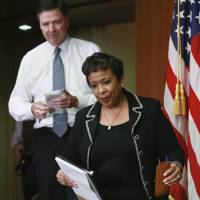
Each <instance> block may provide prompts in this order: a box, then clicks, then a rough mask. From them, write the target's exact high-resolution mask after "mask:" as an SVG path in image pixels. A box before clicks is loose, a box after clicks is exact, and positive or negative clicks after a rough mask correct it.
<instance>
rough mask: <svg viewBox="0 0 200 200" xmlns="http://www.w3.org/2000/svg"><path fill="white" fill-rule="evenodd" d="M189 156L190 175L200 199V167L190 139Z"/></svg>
mask: <svg viewBox="0 0 200 200" xmlns="http://www.w3.org/2000/svg"><path fill="white" fill-rule="evenodd" d="M188 155H189V163H190V173H191V176H192V179H193V181H194V185H195V188H196V192H197V193H198V196H199V197H200V175H199V171H200V167H199V165H198V162H197V159H196V154H195V152H194V151H193V148H192V145H191V142H190V137H189V138H188Z"/></svg>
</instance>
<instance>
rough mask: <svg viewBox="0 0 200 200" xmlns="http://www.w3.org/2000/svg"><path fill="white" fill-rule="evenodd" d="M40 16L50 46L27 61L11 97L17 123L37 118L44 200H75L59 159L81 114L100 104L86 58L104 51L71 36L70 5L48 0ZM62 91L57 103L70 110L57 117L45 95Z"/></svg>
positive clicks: (39, 173) (37, 149) (39, 49)
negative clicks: (62, 180)
mask: <svg viewBox="0 0 200 200" xmlns="http://www.w3.org/2000/svg"><path fill="white" fill-rule="evenodd" d="M37 17H38V19H39V24H40V28H41V31H42V33H43V35H44V37H45V39H46V40H47V41H46V42H44V43H42V44H40V45H39V46H37V47H36V48H34V49H32V50H31V51H29V52H28V53H27V54H26V55H25V56H24V57H23V59H22V62H21V65H20V68H19V72H18V76H17V80H16V84H15V87H14V89H13V91H12V93H11V96H10V100H9V112H10V114H11V115H12V116H13V117H14V118H15V119H16V120H17V121H23V120H28V119H34V118H35V119H36V123H35V124H34V145H33V146H34V148H33V152H34V156H35V159H36V172H37V177H38V189H39V196H40V198H41V200H49V199H59V200H62V199H65V200H67V199H73V198H72V197H71V198H67V197H66V190H65V188H64V187H62V186H60V185H59V184H58V183H57V181H56V172H57V164H56V162H55V160H54V158H55V156H56V155H57V154H60V153H61V152H62V151H63V149H64V146H65V144H66V142H67V138H68V137H69V134H70V128H71V127H72V126H73V124H74V118H75V113H76V112H77V111H78V110H79V109H81V108H82V107H85V106H87V105H90V104H92V103H93V102H94V101H95V98H94V96H93V95H92V93H91V91H90V88H89V87H88V85H87V82H86V80H85V77H84V75H83V74H82V72H81V66H82V63H83V62H84V60H85V59H86V57H88V56H89V55H91V54H93V53H94V52H97V51H99V47H98V46H97V45H95V44H93V43H91V42H87V41H83V40H79V39H75V38H71V37H69V35H68V27H69V18H68V10H67V6H66V4H65V2H64V0H42V1H41V2H40V5H39V9H38V11H37ZM58 47H59V48H58ZM62 70H63V71H62ZM63 75H64V78H63V77H62V76H63ZM63 79H64V80H63ZM59 81H60V82H59ZM63 82H64V85H63ZM62 89H65V92H64V94H63V95H60V97H58V98H55V99H53V101H52V104H53V106H55V107H59V108H62V109H63V108H64V109H63V111H62V113H53V112H52V110H53V109H52V108H50V107H49V106H47V104H46V101H45V96H46V97H47V93H49V92H52V90H56V91H61V90H62ZM63 133H64V134H63Z"/></svg>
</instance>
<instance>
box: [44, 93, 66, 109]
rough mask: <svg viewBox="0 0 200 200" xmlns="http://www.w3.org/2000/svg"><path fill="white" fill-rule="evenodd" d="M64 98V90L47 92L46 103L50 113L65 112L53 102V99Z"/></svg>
mask: <svg viewBox="0 0 200 200" xmlns="http://www.w3.org/2000/svg"><path fill="white" fill-rule="evenodd" d="M61 98H63V90H53V91H51V92H48V93H46V94H45V99H46V104H47V106H48V107H49V110H50V111H49V112H50V113H63V108H60V107H59V106H56V105H54V104H53V101H55V100H60V99H61Z"/></svg>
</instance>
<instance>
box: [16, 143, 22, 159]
mask: <svg viewBox="0 0 200 200" xmlns="http://www.w3.org/2000/svg"><path fill="white" fill-rule="evenodd" d="M23 149H24V148H23V145H22V144H21V143H17V144H15V146H14V151H15V156H16V158H17V161H19V159H20V158H21V152H22V151H23Z"/></svg>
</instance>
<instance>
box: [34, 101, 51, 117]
mask: <svg viewBox="0 0 200 200" xmlns="http://www.w3.org/2000/svg"><path fill="white" fill-rule="evenodd" d="M31 110H32V113H33V115H34V116H35V118H38V119H44V118H45V117H46V115H47V113H48V111H49V108H48V106H47V105H46V104H44V103H41V102H35V103H33V105H32V107H31Z"/></svg>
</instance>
